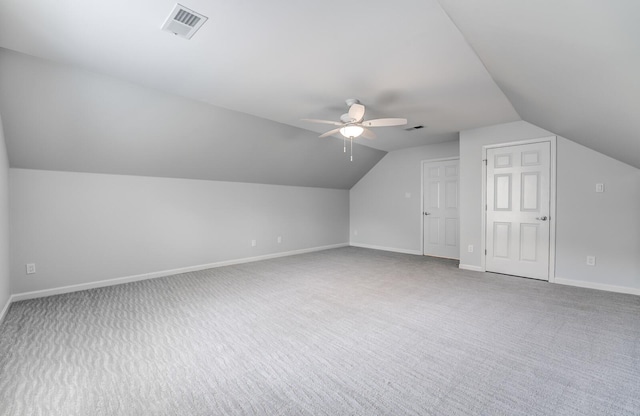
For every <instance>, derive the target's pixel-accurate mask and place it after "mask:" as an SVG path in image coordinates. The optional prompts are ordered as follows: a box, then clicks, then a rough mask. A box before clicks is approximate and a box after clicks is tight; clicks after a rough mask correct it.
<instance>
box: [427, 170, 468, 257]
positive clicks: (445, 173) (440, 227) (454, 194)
mask: <svg viewBox="0 0 640 416" xmlns="http://www.w3.org/2000/svg"><path fill="white" fill-rule="evenodd" d="M458 166H459V161H458V160H444V161H437V162H425V163H424V165H423V170H422V172H423V175H424V176H423V185H424V189H423V190H422V198H423V208H424V212H423V217H424V222H423V239H424V244H423V247H424V250H423V254H424V255H425V256H435V257H447V258H450V259H458V258H460V243H459V240H460V237H459V230H458V228H459V226H458Z"/></svg>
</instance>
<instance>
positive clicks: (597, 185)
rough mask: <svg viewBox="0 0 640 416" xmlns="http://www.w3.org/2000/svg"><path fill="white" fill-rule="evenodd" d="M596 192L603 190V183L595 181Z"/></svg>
mask: <svg viewBox="0 0 640 416" xmlns="http://www.w3.org/2000/svg"><path fill="white" fill-rule="evenodd" d="M596 192H604V184H603V183H597V184H596Z"/></svg>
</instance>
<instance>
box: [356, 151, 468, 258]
mask: <svg viewBox="0 0 640 416" xmlns="http://www.w3.org/2000/svg"><path fill="white" fill-rule="evenodd" d="M458 148H459V145H458V141H453V142H446V143H438V144H432V145H427V146H420V147H412V148H409V149H403V150H396V151H394V152H390V153H387V155H386V156H385V157H384V158H382V160H381V161H380V162H378V164H377V165H376V166H374V167H373V169H371V170H370V171H369V172H368V173H367V174H366V175H365V176H364V177H363V178H362V179H360V181H359V182H358V183H357V184H356V185H354V187H353V188H351V191H350V200H351V208H350V211H351V215H350V218H351V230H350V240H351V244H353V245H360V246H365V247H375V248H384V249H387V250H393V251H400V252H406V253H414V254H422V252H421V250H422V241H421V238H422V231H421V224H422V212H421V202H420V199H421V196H422V192H421V172H422V167H421V161H422V160H427V159H438V158H446V157H456V156H458ZM407 194H410V196H409V197H407ZM356 232H357V235H356Z"/></svg>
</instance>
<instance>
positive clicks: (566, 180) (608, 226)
mask: <svg viewBox="0 0 640 416" xmlns="http://www.w3.org/2000/svg"><path fill="white" fill-rule="evenodd" d="M552 135H554V134H553V133H550V132H548V131H546V130H544V129H541V128H538V127H536V126H534V125H532V124H529V123H527V122H524V121H520V122H515V123H507V124H501V125H496V126H491V127H486V128H481V129H474V130H468V131H463V132H461V133H460V199H461V201H460V203H461V212H460V229H461V236H460V243H461V250H460V251H461V252H460V263H461V264H462V265H466V266H472V267H473V266H475V267H480V266H481V255H482V254H481V252H480V250H479V249H476V250H475V251H474V253H468V252H467V251H466V249H465V248H466V247H467V246H468V245H469V244H473V245H474V247H476V248H479V247H481V229H482V221H483V215H482V210H481V204H482V146H484V145H489V144H495V143H504V142H511V141H517V140H525V139H534V138H539V137H548V136H552ZM596 183H604V184H605V192H604V193H602V194H600V193H596V192H595V184H596ZM556 185H557V186H556V189H557V201H556V210H557V211H556V281H558V282H567V283H569V281H570V283H573V284H582V285H585V286H591V287H599V288H603V289H607V288H608V287H607V286H616V287H618V288H620V287H622V288H631V289H634V290H635V289H638V288H640V260H639V258H640V256H639V254H638V253H640V217H639V215H638V213H639V212H640V170H638V169H636V168H634V167H631V166H629V165H626V164H624V163H622V162H619V161H617V160H614V159H611V158H609V157H607V156H605V155H603V154H601V153H598V152H595V151H593V150H590V149H587V148H585V147H583V146H580V145H578V144H576V143H574V142H572V141H569V140H567V139H564V138H562V137H558V139H557V184H556ZM588 255H594V256H596V259H597V260H596V266H595V267H592V266H586V256H588Z"/></svg>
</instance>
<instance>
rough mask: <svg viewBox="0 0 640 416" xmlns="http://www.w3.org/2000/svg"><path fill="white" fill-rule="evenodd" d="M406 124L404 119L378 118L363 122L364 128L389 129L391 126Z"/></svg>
mask: <svg viewBox="0 0 640 416" xmlns="http://www.w3.org/2000/svg"><path fill="white" fill-rule="evenodd" d="M405 124H407V119H406V118H378V119H375V120H367V121H363V122H362V125H363V126H364V127H391V126H403V125H405Z"/></svg>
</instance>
